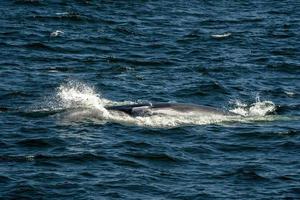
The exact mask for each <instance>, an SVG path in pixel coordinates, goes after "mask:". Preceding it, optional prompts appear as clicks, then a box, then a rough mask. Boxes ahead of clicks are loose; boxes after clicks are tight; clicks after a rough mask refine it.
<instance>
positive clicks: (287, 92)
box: [284, 91, 295, 97]
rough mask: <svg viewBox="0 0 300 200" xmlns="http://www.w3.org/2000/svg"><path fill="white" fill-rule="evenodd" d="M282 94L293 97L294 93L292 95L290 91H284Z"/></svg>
mask: <svg viewBox="0 0 300 200" xmlns="http://www.w3.org/2000/svg"><path fill="white" fill-rule="evenodd" d="M284 93H285V94H286V95H288V96H289V97H293V96H295V93H294V92H291V91H284Z"/></svg>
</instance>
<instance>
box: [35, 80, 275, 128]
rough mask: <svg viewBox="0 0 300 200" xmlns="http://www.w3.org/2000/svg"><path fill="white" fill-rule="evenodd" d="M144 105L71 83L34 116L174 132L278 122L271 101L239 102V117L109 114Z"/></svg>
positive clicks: (84, 85) (87, 86)
mask: <svg viewBox="0 0 300 200" xmlns="http://www.w3.org/2000/svg"><path fill="white" fill-rule="evenodd" d="M135 103H143V102H134V101H122V102H118V101H112V100H109V99H106V98H104V97H103V96H101V94H100V93H97V92H96V89H95V88H94V87H93V86H89V85H87V84H85V83H81V82H78V81H68V82H66V83H63V84H62V85H60V86H59V87H58V88H57V89H56V94H55V95H54V97H52V98H50V99H49V100H48V102H47V106H44V107H43V108H39V109H37V110H35V111H34V112H38V113H39V112H43V113H45V112H49V113H52V114H53V113H54V114H57V113H59V114H60V115H61V122H62V123H70V122H84V121H93V122H96V123H107V122H110V123H119V124H126V125H135V126H142V127H150V128H173V127H179V126H191V125H205V124H213V123H224V122H249V121H253V120H254V121H270V120H274V119H275V118H274V117H272V115H271V116H268V114H269V113H273V112H274V111H275V109H276V106H275V104H274V103H273V102H271V101H260V100H259V99H257V102H255V103H253V104H250V105H247V104H243V103H241V102H240V101H236V102H235V105H234V107H233V108H232V109H231V110H229V111H230V112H233V113H236V114H238V115H237V116H225V115H210V116H198V115H193V116H178V115H176V116H174V115H172V116H171V115H170V116H169V115H153V116H138V117H131V116H129V115H127V114H125V113H120V112H116V111H109V110H107V109H105V107H106V106H117V105H125V104H135Z"/></svg>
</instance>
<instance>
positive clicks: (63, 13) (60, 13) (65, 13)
mask: <svg viewBox="0 0 300 200" xmlns="http://www.w3.org/2000/svg"><path fill="white" fill-rule="evenodd" d="M55 14H56V15H67V14H69V13H68V12H58V13H55Z"/></svg>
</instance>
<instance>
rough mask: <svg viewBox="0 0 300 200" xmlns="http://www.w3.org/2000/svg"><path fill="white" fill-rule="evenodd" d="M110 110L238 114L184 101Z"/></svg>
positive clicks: (138, 113)
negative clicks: (184, 102)
mask: <svg viewBox="0 0 300 200" xmlns="http://www.w3.org/2000/svg"><path fill="white" fill-rule="evenodd" d="M106 109H107V110H109V111H118V112H122V113H126V114H128V115H130V116H133V117H137V116H151V115H157V114H163V115H205V116H212V115H219V116H220V115H221V116H228V115H232V116H236V114H234V113H232V112H225V111H222V110H219V109H217V108H213V107H209V106H200V105H194V104H183V103H144V104H132V105H121V106H108V107H106Z"/></svg>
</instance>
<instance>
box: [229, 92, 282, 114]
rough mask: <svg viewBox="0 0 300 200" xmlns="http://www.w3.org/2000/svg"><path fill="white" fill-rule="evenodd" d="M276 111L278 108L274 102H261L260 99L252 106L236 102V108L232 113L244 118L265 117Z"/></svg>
mask: <svg viewBox="0 0 300 200" xmlns="http://www.w3.org/2000/svg"><path fill="white" fill-rule="evenodd" d="M275 110H276V106H275V104H274V103H273V102H272V101H260V98H259V97H257V98H256V102H255V103H253V104H250V105H247V104H245V103H242V102H241V101H239V100H236V102H235V108H233V109H231V110H230V112H233V113H236V114H239V115H242V116H244V117H254V116H257V117H259V116H265V115H267V114H269V113H272V112H274V111H275Z"/></svg>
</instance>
